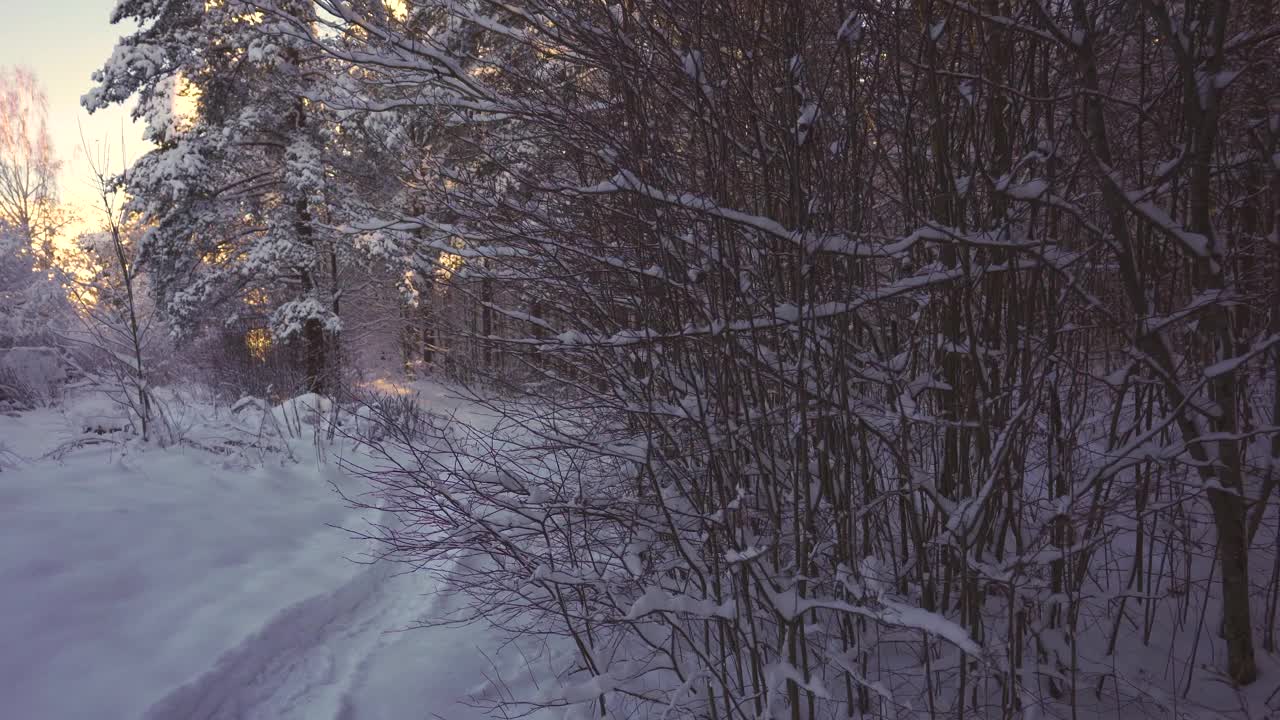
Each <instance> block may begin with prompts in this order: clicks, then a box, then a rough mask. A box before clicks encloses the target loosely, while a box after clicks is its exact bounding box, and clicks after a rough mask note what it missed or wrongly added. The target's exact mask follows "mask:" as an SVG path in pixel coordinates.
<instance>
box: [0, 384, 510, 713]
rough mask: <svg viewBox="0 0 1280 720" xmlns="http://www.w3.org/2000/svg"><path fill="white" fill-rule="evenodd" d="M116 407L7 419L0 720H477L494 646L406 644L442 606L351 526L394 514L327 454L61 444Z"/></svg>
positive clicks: (473, 638) (447, 639) (456, 634)
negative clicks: (248, 455) (360, 507)
mask: <svg viewBox="0 0 1280 720" xmlns="http://www.w3.org/2000/svg"><path fill="white" fill-rule="evenodd" d="M426 397H427V398H428V401H432V400H434V401H437V402H444V400H443V394H441V393H438V392H437V393H436V394H435V395H431V394H427V395H426ZM446 409H451V408H446ZM109 412H110V411H109V409H104V408H103V407H102V404H101V403H100V402H97V403H95V402H92V401H91V402H84V401H81V402H79V403H72V404H71V405H70V406H69V408H64V409H62V410H57V411H55V410H40V411H35V412H30V413H23V414H21V415H17V416H0V469H2V470H3V471H0V717H4V718H10V719H12V720H76V719H79V718H85V719H88V718H93V719H94V720H117V719H127V718H144V717H145V718H173V719H175V720H176V719H179V718H181V719H183V720H196V719H200V718H228V719H230V718H236V719H249V718H307V719H317V720H319V719H323V718H344V719H348V720H364V719H366V718H396V719H397V720H398V719H401V718H427V717H442V718H446V719H447V720H455V719H459V720H466V719H467V718H470V717H476V716H479V715H480V711H479V710H477V709H475V708H474V707H472V706H471V705H470V704H468V703H469V698H470V697H471V695H472V693H473V692H479V691H480V690H481V689H482V686H481V684H482V683H483V682H484V680H485V678H486V677H490V676H492V672H491V671H492V669H493V663H494V662H501V657H500V656H501V651H500V650H498V649H496V648H495V646H496V645H497V639H496V638H495V637H494V636H492V635H491V634H490V632H489V631H488V630H487V629H485V628H483V627H476V626H470V627H460V628H458V627H454V628H443V627H432V628H427V629H414V630H408V631H402V630H405V628H408V627H410V626H412V625H415V624H417V623H419V621H421V620H423V619H425V618H429V617H431V616H434V615H438V614H439V613H440V612H441V611H442V610H447V607H444V606H443V605H442V603H446V602H447V599H446V598H447V597H448V595H447V593H435V592H434V590H436V588H433V587H432V586H431V581H430V580H429V579H428V578H427V577H426V576H425V575H423V574H420V573H419V574H405V573H402V572H400V571H401V570H403V568H401V567H398V566H391V565H389V564H387V563H371V562H369V560H368V556H367V555H365V552H366V551H367V550H369V549H370V548H367V547H365V546H363V545H362V544H361V543H360V541H356V540H353V539H352V538H351V537H350V535H349V533H347V532H344V531H343V530H341V529H339V528H340V527H354V526H359V524H360V523H363V522H365V521H368V520H384V521H385V519H384V518H368V517H361V516H360V515H359V514H357V512H356V511H354V510H351V509H349V507H348V505H347V504H346V503H344V501H343V500H342V499H341V497H340V496H339V494H338V492H337V490H336V489H335V486H336V488H341V489H342V491H343V492H346V493H353V492H359V491H360V490H361V488H360V487H358V486H357V483H358V481H357V480H354V479H352V478H349V477H346V476H344V475H343V474H342V473H341V472H340V471H339V470H338V469H337V467H338V464H337V463H336V462H335V461H334V457H332V455H330V456H328V457H326V458H325V459H323V460H321V459H319V458H317V457H316V453H315V451H314V448H310V449H309V450H310V451H309V452H308V445H307V442H304V441H301V440H300V441H298V442H296V443H295V447H294V460H286V459H285V458H284V457H282V456H281V455H282V454H281V453H266V454H263V455H262V456H261V459H260V461H258V462H254V463H246V462H242V460H243V457H241V458H235V457H229V456H227V455H222V454H218V453H215V452H211V451H210V450H208V449H201V448H200V447H195V446H192V445H187V446H182V447H174V448H168V449H165V450H158V449H155V448H146V449H142V448H139V447H138V446H136V445H134V444H128V445H120V444H116V443H108V444H96V445H88V446H67V445H66V444H65V443H66V442H67V440H69V439H71V438H74V437H82V436H83V430H84V427H85V418H86V417H88V416H92V415H94V414H97V413H108V414H109ZM222 412H223V414H224V417H223V421H224V422H223V425H222V426H219V425H218V423H216V422H215V423H210V424H209V425H210V427H212V428H214V429H211V430H208V432H207V434H208V435H209V436H210V437H213V436H214V435H217V434H218V433H224V434H225V432H227V428H230V427H232V424H231V423H229V422H226V421H227V420H228V418H227V417H226V416H225V413H226V411H225V410H223V411H222ZM185 422H187V424H188V426H189V427H191V428H196V429H199V425H200V423H201V422H202V419H201V418H199V417H194V418H188V419H187V420H186V421H185ZM242 429H243V428H242ZM249 435H250V436H251V433H250V434H249ZM93 437H97V436H93ZM197 438H198V434H197ZM223 439H225V438H223ZM308 442H309V441H308ZM198 444H203V445H206V446H208V445H209V444H210V443H208V442H202V443H198ZM6 449H7V452H4V451H5V450H6ZM331 452H332V451H331Z"/></svg>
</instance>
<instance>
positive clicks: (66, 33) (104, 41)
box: [0, 0, 149, 220]
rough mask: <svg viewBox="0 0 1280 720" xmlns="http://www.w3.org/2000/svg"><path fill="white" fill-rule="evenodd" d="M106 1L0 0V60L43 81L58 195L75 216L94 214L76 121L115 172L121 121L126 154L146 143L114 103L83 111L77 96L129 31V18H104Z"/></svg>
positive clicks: (134, 153) (108, 13) (138, 128)
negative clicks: (57, 163)
mask: <svg viewBox="0 0 1280 720" xmlns="http://www.w3.org/2000/svg"><path fill="white" fill-rule="evenodd" d="M114 7H115V0H0V66H7V65H23V66H26V67H29V68H31V69H32V70H34V71H35V73H36V76H37V77H38V78H39V79H40V82H41V83H42V84H43V85H44V88H45V91H46V93H47V94H48V96H49V130H50V134H51V135H52V136H53V142H54V145H55V147H56V148H57V152H58V157H59V158H61V159H62V160H63V169H62V177H61V183H60V190H61V194H62V198H63V200H64V201H66V202H70V203H72V204H73V205H76V206H77V209H78V210H79V212H80V213H81V214H82V215H84V214H86V213H92V212H94V211H95V210H96V208H97V205H96V203H94V196H93V193H92V190H91V187H90V185H89V168H88V165H87V163H86V159H85V155H84V152H83V151H82V150H81V142H80V130H79V129H78V127H77V124H76V123H77V120H78V121H79V122H80V124H81V126H83V128H84V138H85V140H86V141H87V142H88V143H89V148H90V151H91V152H98V148H97V146H99V145H101V144H102V143H104V142H106V143H109V147H110V150H111V157H112V163H111V164H112V168H113V169H114V170H116V171H118V170H119V169H120V168H121V164H120V157H121V156H120V142H121V128H122V125H121V124H122V123H124V125H123V130H124V143H125V145H126V147H125V151H126V153H127V155H128V158H129V159H130V160H132V159H133V158H136V157H137V156H139V155H141V154H142V153H144V152H145V151H146V150H147V148H148V147H149V146H148V145H147V144H146V143H145V142H144V141H143V139H142V127H141V125H140V124H135V123H134V122H133V121H132V120H131V118H130V117H129V113H128V111H127V110H126V109H124V108H122V107H119V106H114V107H111V108H109V109H106V110H99V111H98V112H96V113H94V114H93V115H89V114H88V113H87V112H85V110H84V108H82V107H81V106H80V96H81V95H83V94H84V93H85V92H86V91H87V90H88V89H89V87H90V86H91V85H92V80H90V77H89V76H90V75H91V74H92V73H93V71H94V70H96V69H98V68H99V67H101V66H102V63H103V62H104V61H105V60H106V59H107V57H108V56H109V55H110V54H111V49H112V48H113V47H114V46H115V43H116V39H117V38H119V37H120V36H121V35H124V34H128V33H130V32H132V31H133V29H134V26H133V25H132V24H126V23H121V24H119V25H112V24H110V22H109V18H110V16H111V10H112V8H114ZM86 205H88V206H89V207H87V208H86V207H85V206H86ZM92 219H95V220H96V217H95V218H92Z"/></svg>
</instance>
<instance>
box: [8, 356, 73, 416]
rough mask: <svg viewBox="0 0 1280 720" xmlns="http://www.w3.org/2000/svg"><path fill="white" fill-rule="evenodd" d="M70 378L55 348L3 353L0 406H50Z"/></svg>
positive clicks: (64, 361)
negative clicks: (1, 404)
mask: <svg viewBox="0 0 1280 720" xmlns="http://www.w3.org/2000/svg"><path fill="white" fill-rule="evenodd" d="M67 377H68V373H67V367H66V360H65V358H64V356H63V354H62V353H60V352H58V351H57V350H55V349H54V348H51V347H12V348H7V349H0V402H7V403H9V404H10V405H14V406H17V407H35V406H38V405H47V404H48V403H50V402H51V401H53V400H54V399H56V398H57V397H58V395H59V393H60V390H61V387H62V385H63V383H65V382H66V380H67Z"/></svg>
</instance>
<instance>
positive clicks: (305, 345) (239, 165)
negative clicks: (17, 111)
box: [83, 0, 341, 392]
mask: <svg viewBox="0 0 1280 720" xmlns="http://www.w3.org/2000/svg"><path fill="white" fill-rule="evenodd" d="M282 7H283V8H284V9H285V10H287V11H288V12H289V13H291V16H290V17H287V18H281V17H278V16H276V15H273V14H265V13H262V12H260V11H259V10H257V9H256V8H255V7H254V6H253V5H252V4H251V3H244V2H238V1H237V0H226V1H225V2H212V3H210V2H163V3H157V2H152V1H150V0H123V1H122V2H121V3H120V4H119V6H118V7H117V8H116V10H115V12H114V13H113V15H112V20H113V22H118V21H120V20H123V19H125V18H132V19H133V20H134V21H136V22H137V23H138V24H139V26H140V28H141V29H140V30H138V31H137V32H136V33H134V34H132V35H130V36H127V37H125V38H123V39H122V40H121V41H120V43H119V45H118V46H117V47H116V48H115V50H114V52H113V54H112V56H111V58H110V59H109V60H108V61H107V63H106V64H105V66H104V67H103V69H102V70H101V71H99V72H98V73H97V74H96V75H95V80H96V81H97V82H98V85H97V86H96V87H95V88H94V89H93V90H92V91H91V92H89V93H88V94H87V95H86V96H85V97H84V99H83V102H84V104H85V106H86V107H87V108H88V109H90V110H91V111H92V110H96V109H99V108H101V107H104V106H105V105H107V104H109V103H113V102H123V101H124V100H126V99H127V98H129V97H132V96H135V95H136V96H137V97H138V100H139V102H138V105H137V108H136V110H135V115H136V116H139V117H142V118H145V119H146V121H147V123H148V135H149V138H150V139H151V140H152V141H153V142H154V143H156V145H157V146H158V147H157V149H155V150H154V151H152V152H150V153H148V154H147V155H146V156H144V157H143V158H141V159H140V160H139V161H138V162H137V164H136V166H135V167H134V169H133V171H132V172H131V173H130V175H129V180H128V182H129V185H128V188H127V190H128V191H129V193H130V194H131V195H132V196H133V197H134V198H135V199H136V200H135V206H134V209H135V210H137V211H138V212H140V213H141V214H142V216H143V218H144V221H145V222H147V223H149V224H150V229H149V230H148V232H147V233H146V235H145V236H144V238H143V242H142V247H141V259H142V262H144V263H145V265H146V267H147V268H148V270H149V272H150V274H151V276H152V287H153V290H154V292H155V294H156V297H157V301H158V305H159V307H160V308H161V309H162V310H163V312H164V313H165V315H166V317H167V318H168V320H169V321H170V324H171V327H172V329H173V331H174V334H175V335H176V336H178V337H189V336H191V335H193V334H195V333H197V332H199V331H200V330H201V329H203V328H206V327H209V326H210V325H212V324H214V323H218V322H221V323H235V322H236V321H238V320H242V319H246V318H254V317H257V318H262V317H263V316H266V317H265V320H266V321H267V323H268V324H269V328H270V331H271V333H272V336H273V337H274V338H275V339H276V340H278V341H292V340H294V339H298V340H300V341H301V347H302V352H303V357H304V364H305V377H306V380H305V384H306V389H307V390H309V391H313V392H323V391H325V390H326V389H327V388H328V386H329V385H330V382H331V378H330V367H329V366H330V364H331V360H332V356H333V347H332V346H333V345H334V344H336V339H337V337H338V334H339V332H340V331H341V322H340V321H339V319H338V314H337V310H338V299H339V295H340V289H339V288H338V287H337V279H338V264H339V259H338V253H339V252H341V248H340V247H339V246H337V245H336V244H335V243H334V241H333V239H332V237H331V236H330V235H329V234H327V233H326V232H325V231H324V230H323V229H322V221H323V220H325V219H327V214H328V213H331V212H332V210H331V208H333V207H335V206H339V205H340V204H341V203H340V202H338V197H339V196H340V193H338V192H336V191H335V190H334V189H333V188H332V187H330V185H329V174H328V172H327V169H326V163H325V158H326V153H327V148H328V146H329V144H330V142H331V140H332V133H333V131H334V125H333V122H332V120H331V119H330V118H328V117H327V116H326V113H325V110H324V108H323V106H322V105H320V104H319V103H314V102H312V99H311V96H312V94H313V92H312V91H313V86H314V84H315V83H316V77H317V76H316V74H315V72H314V65H315V64H316V63H318V62H319V58H318V57H317V55H316V53H315V52H314V50H313V49H312V46H310V45H308V44H305V43H301V42H298V41H296V40H295V39H293V38H294V36H295V33H293V32H292V30H291V27H292V23H293V22H298V23H304V24H305V23H308V22H311V20H312V18H311V16H310V13H311V12H312V9H311V6H310V4H308V3H304V2H290V3H285V4H283V5H282ZM184 108H186V109H188V112H186V113H184V112H181V111H182V110H183V109H184Z"/></svg>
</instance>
